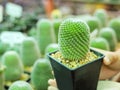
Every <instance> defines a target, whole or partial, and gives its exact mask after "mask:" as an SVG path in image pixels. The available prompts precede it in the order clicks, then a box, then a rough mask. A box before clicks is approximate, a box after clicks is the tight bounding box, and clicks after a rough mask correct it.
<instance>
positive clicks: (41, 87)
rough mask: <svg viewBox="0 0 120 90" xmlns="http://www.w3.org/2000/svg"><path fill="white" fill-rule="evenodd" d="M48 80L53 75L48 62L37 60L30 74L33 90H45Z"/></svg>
mask: <svg viewBox="0 0 120 90" xmlns="http://www.w3.org/2000/svg"><path fill="white" fill-rule="evenodd" d="M50 78H53V75H52V69H51V67H50V64H49V62H48V60H44V59H42V60H37V61H36V62H35V64H34V66H33V70H32V73H31V83H32V85H33V87H34V88H35V90H47V88H48V80H49V79H50Z"/></svg>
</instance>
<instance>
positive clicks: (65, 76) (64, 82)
mask: <svg viewBox="0 0 120 90" xmlns="http://www.w3.org/2000/svg"><path fill="white" fill-rule="evenodd" d="M58 45H59V50H58V51H55V52H52V53H49V54H48V57H49V59H50V62H51V65H52V68H53V71H54V75H55V78H56V81H57V86H58V88H59V89H60V90H96V87H97V82H98V77H99V72H100V67H101V64H102V59H103V57H104V55H103V54H101V53H99V52H97V51H94V50H92V49H90V30H89V27H88V25H87V24H86V23H85V22H84V21H82V20H80V19H75V18H68V19H65V20H64V21H63V22H62V23H61V25H60V27H59V33H58Z"/></svg>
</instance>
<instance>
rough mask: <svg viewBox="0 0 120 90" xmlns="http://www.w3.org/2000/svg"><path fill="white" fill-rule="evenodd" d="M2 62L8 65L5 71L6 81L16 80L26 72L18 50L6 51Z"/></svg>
mask: <svg viewBox="0 0 120 90" xmlns="http://www.w3.org/2000/svg"><path fill="white" fill-rule="evenodd" d="M2 63H3V65H4V66H5V67H6V70H5V72H4V74H5V79H6V81H15V80H18V79H20V78H21V76H22V74H23V72H24V70H23V63H22V60H21V58H20V56H19V54H18V53H17V52H15V51H7V52H5V53H4V55H3V57H2Z"/></svg>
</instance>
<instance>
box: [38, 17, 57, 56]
mask: <svg viewBox="0 0 120 90" xmlns="http://www.w3.org/2000/svg"><path fill="white" fill-rule="evenodd" d="M37 42H38V46H39V49H40V51H41V54H42V55H43V56H44V54H45V48H46V47H47V46H48V45H49V44H50V43H54V42H56V40H55V33H54V30H53V26H52V22H51V21H50V20H49V19H40V20H38V22H37Z"/></svg>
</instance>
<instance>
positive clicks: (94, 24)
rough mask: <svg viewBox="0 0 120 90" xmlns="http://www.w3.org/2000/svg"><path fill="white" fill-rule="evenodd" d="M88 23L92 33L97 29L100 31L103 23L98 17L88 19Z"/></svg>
mask: <svg viewBox="0 0 120 90" xmlns="http://www.w3.org/2000/svg"><path fill="white" fill-rule="evenodd" d="M85 21H86V22H87V24H88V26H89V27H90V32H93V31H94V30H95V29H98V30H100V28H101V22H100V20H99V19H98V18H96V17H92V16H91V17H88V18H86V19H85Z"/></svg>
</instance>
